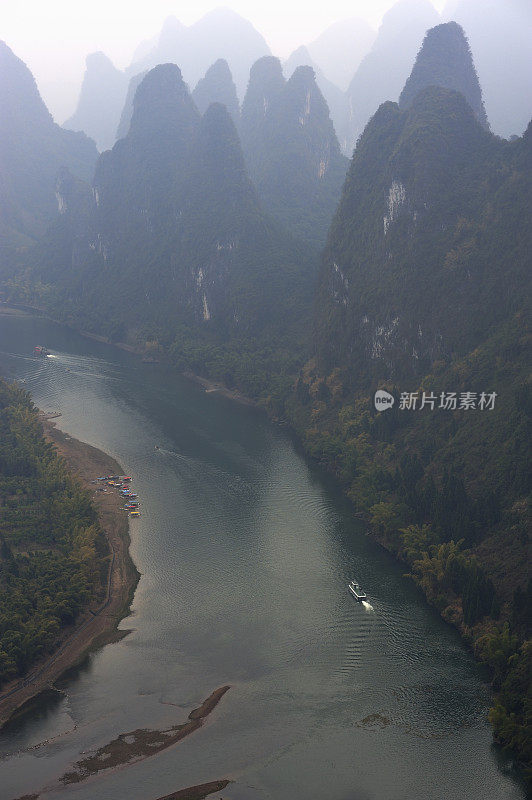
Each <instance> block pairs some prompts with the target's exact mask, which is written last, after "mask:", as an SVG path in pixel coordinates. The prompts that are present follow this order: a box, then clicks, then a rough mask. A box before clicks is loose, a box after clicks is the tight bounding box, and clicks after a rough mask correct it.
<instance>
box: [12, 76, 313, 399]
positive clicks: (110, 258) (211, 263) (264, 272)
mask: <svg viewBox="0 0 532 800" xmlns="http://www.w3.org/2000/svg"><path fill="white" fill-rule="evenodd" d="M57 194H58V198H59V201H60V204H61V209H62V213H61V214H60V215H59V217H58V219H57V220H56V222H55V224H54V225H53V226H51V228H50V230H49V231H48V233H47V235H46V236H45V237H43V239H42V241H41V243H40V245H39V246H38V247H36V248H34V249H33V250H31V251H28V252H27V253H23V254H22V255H21V266H20V267H19V268H18V271H17V273H16V275H15V276H14V278H13V280H12V281H11V283H10V286H9V291H10V292H11V296H12V297H16V298H17V299H19V300H23V301H25V302H32V303H35V304H37V305H46V307H47V308H49V309H51V310H52V311H53V313H54V315H55V316H57V317H59V318H60V319H63V320H65V321H67V322H69V323H72V324H74V325H76V326H77V327H81V328H83V329H85V330H90V331H93V332H94V333H98V334H103V335H106V336H108V337H110V338H111V339H113V340H117V339H118V340H121V341H128V342H130V343H131V344H134V345H137V346H138V345H140V346H142V344H143V343H145V342H147V341H149V342H151V343H152V344H153V343H156V344H157V346H161V347H163V348H164V349H165V350H166V352H172V353H173V354H174V355H173V357H174V358H175V360H176V363H178V364H179V365H180V366H183V367H187V368H189V369H194V370H198V368H199V369H200V371H203V372H204V371H205V369H207V367H206V365H207V364H208V365H209V367H208V368H209V369H210V371H211V372H212V371H213V370H214V372H215V373H216V377H219V378H220V377H223V379H224V380H226V381H231V380H236V379H237V378H239V379H240V380H243V381H247V383H246V388H247V389H248V390H249V391H251V386H255V388H256V387H257V373H258V372H260V375H261V377H260V380H259V383H260V384H261V390H264V389H265V388H266V381H267V378H266V375H269V376H270V378H271V380H272V381H273V382H274V383H275V381H276V378H275V372H276V369H277V368H278V367H279V364H280V362H284V363H285V364H286V365H291V366H290V369H292V367H293V364H294V358H295V359H296V361H297V360H299V363H301V359H302V355H301V354H302V351H303V349H304V343H305V342H306V341H307V340H308V330H309V324H310V318H311V308H312V296H313V291H314V287H315V279H316V274H317V259H316V257H315V253H314V251H313V250H312V249H311V248H310V247H309V246H308V245H307V244H306V243H302V242H298V241H297V240H296V239H294V238H293V237H291V236H290V235H289V234H288V233H287V232H286V231H285V230H284V229H283V228H282V226H281V225H280V224H279V223H277V222H276V221H274V220H272V219H271V218H270V217H268V216H267V215H266V214H265V213H264V211H263V210H262V208H261V205H260V202H259V199H258V197H257V193H256V191H255V189H254V187H253V185H252V184H251V181H250V178H249V176H248V173H247V169H246V165H245V162H244V158H243V155H242V151H241V148H240V142H239V139H238V134H237V131H236V129H235V126H234V123H233V121H232V119H231V117H230V115H229V113H228V111H227V110H226V108H225V107H224V106H222V105H220V104H212V105H210V106H209V108H208V109H207V111H206V112H205V114H204V115H203V117H201V116H200V114H199V112H198V110H197V108H196V106H195V104H194V102H193V100H192V98H191V96H190V94H189V92H188V90H187V88H186V86H185V84H184V83H183V80H182V78H181V75H180V72H179V69H178V67H176V66H175V65H173V64H166V65H161V66H159V67H156V68H155V69H153V70H151V71H150V72H149V73H148V74H147V75H146V76H145V78H144V79H143V81H142V82H141V84H140V85H139V87H138V89H137V92H136V95H135V103H134V111H133V116H132V120H131V125H130V129H129V133H128V135H127V136H126V137H125V138H124V139H121V140H120V141H118V142H117V143H116V145H115V146H114V148H113V149H112V150H111V151H108V152H106V153H103V154H102V155H101V157H100V159H99V161H98V164H97V167H96V173H95V177H94V181H93V185H92V187H90V186H89V185H88V184H84V183H83V182H81V181H78V180H76V179H75V178H74V177H73V176H72V175H71V174H70V173H69V172H67V171H63V172H62V173H61V175H60V178H59V181H58V184H57ZM289 351H291V353H290V352H289ZM245 353H249V354H250V357H251V359H252V361H253V360H255V361H256V360H257V359H256V354H257V353H261V354H262V355H261V356H260V357H259V359H260V363H261V365H262V366H261V367H260V368H257V371H253V374H250V372H249V369H248V368H247V367H245V368H244V367H243V363H244V362H246V357H245V356H244V354H245ZM294 354H295V355H294ZM286 369H288V366H287V367H286ZM282 371H283V375H284V373H285V371H286V370H285V369H284V368H283V370H282ZM285 380H286V376H284V377H283V381H285Z"/></svg>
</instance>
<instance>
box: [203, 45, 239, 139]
mask: <svg viewBox="0 0 532 800" xmlns="http://www.w3.org/2000/svg"><path fill="white" fill-rule="evenodd" d="M192 98H193V100H194V102H195V103H196V105H197V107H198V110H199V112H200V113H201V114H204V113H205V111H206V110H207V109H208V107H209V106H210V105H211V103H222V104H223V105H224V106H225V107H226V108H227V111H228V112H229V114H230V115H231V117H232V119H233V121H234V122H235V124H236V123H238V121H239V116H240V105H239V103H238V97H237V93H236V86H235V84H234V81H233V76H232V74H231V70H230V69H229V64H228V63H227V61H226V60H225V58H219V59H218V60H217V61H215V62H214V64H212V65H211V66H210V67H209V69H208V70H207V72H206V73H205V76H204V77H203V78H201V80H200V81H198V83H197V85H196V88H195V89H194V91H193V92H192Z"/></svg>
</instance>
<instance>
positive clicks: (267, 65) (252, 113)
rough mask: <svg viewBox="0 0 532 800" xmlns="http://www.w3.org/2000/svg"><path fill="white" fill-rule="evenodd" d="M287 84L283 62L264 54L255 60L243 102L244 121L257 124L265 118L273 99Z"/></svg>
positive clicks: (244, 122)
mask: <svg viewBox="0 0 532 800" xmlns="http://www.w3.org/2000/svg"><path fill="white" fill-rule="evenodd" d="M284 86H285V79H284V76H283V69H282V67H281V62H280V61H279V59H278V58H276V57H275V56H263V57H262V58H259V60H258V61H255V63H254V64H253V66H252V67H251V70H250V73H249V83H248V88H247V92H246V95H245V97H244V102H243V104H242V122H243V124H244V125H246V124H256V123H257V121H258V120H259V119H263V118H264V116H265V115H266V113H267V112H268V109H269V108H270V105H271V103H272V101H273V100H274V99H275V98H276V97H277V96H278V95H280V94H281V92H282V91H283V89H284Z"/></svg>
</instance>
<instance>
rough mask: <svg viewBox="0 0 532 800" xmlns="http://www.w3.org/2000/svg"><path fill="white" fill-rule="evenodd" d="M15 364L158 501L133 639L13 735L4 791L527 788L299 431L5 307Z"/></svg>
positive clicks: (124, 793)
mask: <svg viewBox="0 0 532 800" xmlns="http://www.w3.org/2000/svg"><path fill="white" fill-rule="evenodd" d="M36 344H43V345H46V346H47V347H48V348H49V349H50V351H51V356H50V357H47V358H36V357H33V356H32V351H33V347H34V345H36ZM0 372H1V373H3V374H4V375H7V377H9V378H17V379H20V380H24V381H25V386H26V387H27V389H28V390H29V391H31V393H32V395H33V398H34V400H35V402H36V404H37V405H38V406H39V407H40V408H42V409H43V410H46V411H60V412H61V414H62V417H61V419H59V420H58V423H59V427H61V428H62V429H63V430H64V431H66V432H67V433H69V434H70V435H72V436H75V437H77V438H79V439H81V440H83V441H85V442H89V443H90V444H92V445H94V446H96V447H98V448H101V449H102V450H105V451H106V452H108V453H110V454H111V455H112V456H113V457H115V458H116V459H117V460H118V461H119V462H120V463H121V464H122V466H123V467H124V469H125V470H126V472H127V474H130V475H132V476H133V485H134V486H135V487H136V490H137V491H138V493H139V495H140V498H141V501H142V516H141V517H140V518H139V519H136V520H131V536H132V545H131V552H132V556H133V559H134V561H135V563H136V565H137V568H138V569H139V571H140V573H141V579H140V582H139V585H138V588H137V591H136V594H135V597H134V601H133V605H132V613H131V615H130V616H129V617H127V618H125V619H124V620H123V621H122V623H121V625H120V627H121V628H124V629H131V633H130V634H129V635H128V636H126V637H125V638H124V639H122V640H121V641H120V642H117V643H114V644H111V645H107V646H105V647H104V648H102V649H100V650H98V651H97V652H95V653H93V654H92V655H91V656H90V657H89V659H88V660H87V662H86V663H85V664H84V665H83V666H82V667H81V668H79V669H78V670H76V671H75V673H74V674H73V675H71V676H70V677H69V679H68V680H67V681H65V683H64V686H63V688H64V695H63V696H61V697H60V698H56V699H54V700H48V701H46V702H42V703H40V704H39V705H38V707H37V708H36V709H35V710H34V711H32V712H31V713H29V714H28V715H26V716H25V717H24V718H23V719H22V720H20V721H19V722H17V723H16V724H12V725H11V727H10V728H9V729H8V730H6V731H5V732H4V733H3V734H2V735H1V736H0V798H1V800H13V798H16V797H18V796H21V795H24V794H30V793H33V792H41V794H40V797H41V798H46V799H47V800H52V798H53V799H54V800H55V799H56V798H57V800H70V799H72V800H94V798H99V800H124V798H127V800H155V798H159V797H161V796H163V795H166V794H169V793H170V792H173V791H176V790H178V789H180V788H183V787H185V786H190V785H193V784H197V783H203V782H206V781H210V780H217V779H223V778H231V779H232V780H233V783H232V784H230V785H229V786H228V787H227V788H226V789H225V790H224V791H223V792H222V793H221V796H223V797H224V799H225V798H227V800H229V798H230V799H231V800H300V799H301V800H403V798H404V800H406V799H407V798H408V800H417V799H418V798H419V800H428V799H430V800H440V799H441V800H443V799H444V798H445V800H448V798H449V797H451V796H453V797H456V798H468V800H477V798H478V800H485V798H486V797H489V798H490V800H503V799H504V800H514V799H515V800H517V798H523V797H524V791H523V789H522V788H521V786H520V785H519V783H518V782H517V781H516V780H515V778H514V777H513V774H512V771H511V768H510V766H509V765H508V764H507V763H506V762H505V761H504V760H503V759H502V757H501V756H500V754H499V752H498V749H497V748H495V747H494V746H493V745H492V743H491V731H490V727H489V724H488V722H487V719H486V715H487V708H488V704H489V701H490V695H489V690H488V687H487V685H486V683H485V679H486V675H485V674H484V673H483V671H482V669H481V667H480V666H479V665H478V664H476V663H475V662H474V660H473V658H472V657H471V655H470V653H469V652H468V651H467V649H466V648H465V646H464V645H463V643H462V642H461V640H460V638H459V636H458V634H457V633H456V632H455V631H454V630H453V629H451V628H450V627H448V626H447V625H445V624H444V623H443V621H442V620H441V619H440V618H439V617H438V616H437V614H436V613H435V612H434V611H433V610H431V609H430V608H428V607H427V606H426V605H425V603H424V601H423V599H422V597H421V595H420V594H419V592H418V591H417V590H416V588H415V587H414V586H413V585H412V583H411V582H410V581H409V580H408V579H406V578H405V577H403V571H404V568H403V567H402V566H401V565H399V564H397V563H396V562H394V560H393V559H392V558H391V557H390V556H389V555H388V554H387V553H386V552H384V551H383V550H382V549H381V548H379V547H378V546H377V545H376V544H375V543H374V542H373V541H372V540H371V539H369V538H368V537H367V536H366V535H365V530H364V526H363V525H362V524H361V523H360V522H359V521H357V520H356V519H355V518H354V517H353V514H352V512H351V511H350V508H349V506H348V504H347V503H346V502H345V500H344V499H343V498H342V496H341V495H340V494H339V492H338V491H337V490H336V489H335V487H334V485H332V484H331V482H330V481H329V480H328V479H327V477H326V476H324V475H323V474H321V473H320V471H318V470H317V469H315V468H313V467H312V466H311V465H309V464H308V462H307V461H306V460H305V459H304V458H303V457H302V455H301V454H300V453H299V452H298V449H297V446H296V445H295V444H294V442H293V441H292V439H291V437H290V436H289V435H288V434H287V433H286V432H285V431H284V430H282V429H280V428H278V427H275V426H273V425H272V424H270V423H269V422H268V421H267V420H266V419H265V418H264V417H263V416H262V415H261V414H260V413H259V412H258V411H256V410H254V409H251V408H247V407H243V406H239V405H237V404H235V403H232V402H231V401H230V400H227V399H225V398H223V397H220V396H218V395H216V394H215V393H206V392H205V391H204V390H203V389H202V388H201V387H199V386H196V385H195V384H192V383H190V382H188V381H187V380H185V379H184V378H182V377H181V376H180V375H178V374H176V373H175V372H174V371H172V370H170V369H169V368H167V367H165V366H163V365H151V364H142V363H141V361H140V359H138V358H137V357H135V356H133V355H131V354H129V353H125V352H122V351H119V350H117V349H114V348H112V347H110V346H107V345H104V344H100V343H98V342H94V341H91V340H88V339H86V338H83V337H82V336H80V335H78V334H76V333H73V332H72V331H70V330H68V329H66V328H64V327H62V326H60V325H56V324H55V323H52V322H50V321H48V320H44V319H40V318H38V317H32V316H1V315H0ZM156 446H157V447H158V448H159V449H155V448H156ZM352 577H355V578H357V579H358V580H359V581H360V583H361V585H362V587H363V588H364V589H365V590H366V592H367V593H368V597H369V600H370V604H369V605H366V606H364V605H362V604H358V603H356V602H355V601H354V600H353V598H352V597H351V596H350V595H349V594H348V592H347V583H348V581H349V580H350V579H351V578H352ZM223 684H230V685H231V689H230V691H229V692H228V693H227V694H226V695H225V697H224V698H223V699H222V701H221V703H220V705H219V706H218V707H217V709H216V710H215V711H214V712H213V714H212V715H211V717H209V720H208V721H207V723H206V725H205V726H204V727H203V728H202V729H200V730H199V731H197V732H195V733H194V734H193V735H192V736H190V737H188V738H187V739H185V740H183V741H182V742H180V743H178V744H177V745H174V746H173V747H171V748H169V749H167V750H165V751H164V752H161V753H159V754H157V755H155V756H153V757H151V758H148V759H146V760H144V761H142V762H140V763H138V764H135V765H131V766H126V767H122V768H120V769H117V770H115V771H109V772H108V773H100V774H99V775H98V776H95V777H92V778H89V779H88V780H86V781H84V782H82V783H80V784H77V785H72V786H67V787H64V786H62V784H60V783H59V782H58V779H59V778H60V776H61V775H62V774H63V773H64V772H65V771H66V770H68V768H69V766H70V765H71V764H72V763H73V762H74V761H76V760H78V759H79V757H80V753H87V752H90V751H93V750H95V749H97V748H98V747H100V746H102V745H104V744H106V743H107V742H109V741H110V740H112V739H114V738H115V737H116V736H117V735H119V734H121V733H125V732H128V731H133V730H135V729H137V728H146V727H149V728H155V729H163V728H165V727H168V726H170V725H172V724H175V723H176V722H180V721H184V720H185V718H186V716H187V714H188V712H189V711H190V710H191V709H192V708H194V707H196V706H198V705H200V703H201V702H202V701H203V700H204V699H205V698H206V697H208V695H209V694H210V693H211V692H212V690H213V689H215V688H216V687H218V686H221V685H223ZM219 795H220V793H217V794H216V798H218V797H219Z"/></svg>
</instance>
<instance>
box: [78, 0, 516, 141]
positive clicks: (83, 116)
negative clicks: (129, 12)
mask: <svg viewBox="0 0 532 800" xmlns="http://www.w3.org/2000/svg"><path fill="white" fill-rule="evenodd" d="M480 7H481V8H480ZM447 21H456V22H457V23H459V24H460V25H462V27H463V28H464V31H465V35H466V36H467V38H468V40H469V43H470V46H471V50H472V55H473V59H474V61H475V65H476V68H477V71H478V75H479V81H480V85H481V89H482V92H483V95H484V102H485V105H486V112H487V116H488V119H489V121H490V125H491V127H492V130H493V131H494V132H495V133H497V134H498V135H501V136H504V137H509V136H511V135H514V134H515V135H519V134H520V133H522V132H523V130H524V129H525V127H526V124H527V119H526V114H524V112H523V109H524V108H526V107H531V106H532V85H531V84H532V81H531V79H530V76H529V69H528V67H527V58H528V52H529V42H530V38H531V35H532V30H531V23H530V19H529V15H527V13H526V9H524V6H523V4H521V3H520V2H519V0H511V2H504V0H489V2H487V3H485V2H480V0H478V2H477V0H455V1H454V2H453V0H450V2H449V3H448V4H447V6H446V7H445V9H444V11H443V13H442V15H441V16H440V15H439V14H438V13H437V12H436V10H435V9H434V7H433V5H432V3H431V2H430V0H399V2H397V3H396V4H395V5H394V6H393V7H392V8H391V9H390V10H389V11H388V12H387V13H386V14H385V15H384V17H383V20H382V23H381V26H380V28H379V30H378V32H375V31H373V30H372V29H371V27H370V26H369V25H368V24H367V23H366V22H365V21H364V20H361V19H352V20H345V21H341V22H338V23H335V24H334V25H332V26H330V27H329V28H328V29H327V30H325V31H324V32H323V33H322V34H321V35H320V36H319V37H317V38H316V39H315V40H314V41H313V42H309V43H307V44H306V45H302V46H301V47H299V48H297V49H296V50H295V51H294V52H293V53H292V54H291V55H290V57H289V58H288V59H287V60H286V61H285V64H284V69H285V72H286V77H287V78H289V77H290V75H291V73H292V72H293V70H294V69H295V68H296V67H299V66H310V67H312V68H313V69H314V70H315V73H316V78H317V82H318V85H319V87H320V90H321V92H322V94H323V95H324V97H325V99H326V101H327V104H328V106H329V110H330V113H331V117H332V120H333V123H334V126H335V131H336V135H337V137H338V140H339V142H340V146H341V148H342V151H343V152H344V153H345V154H347V155H350V154H351V152H352V150H353V147H354V144H355V142H356V139H357V138H358V136H360V134H361V133H362V131H363V129H364V127H365V125H366V123H367V122H368V120H369V118H370V117H371V116H372V114H374V113H375V111H376V110H377V108H378V106H379V105H380V103H382V102H384V101H385V100H393V101H396V100H398V98H399V94H400V92H401V90H402V88H403V86H404V83H405V81H406V79H407V77H408V75H409V74H410V71H411V69H412V65H413V63H414V60H415V58H416V55H417V53H418V51H419V49H420V47H421V44H422V41H423V38H424V36H425V33H426V31H427V30H428V29H429V28H432V27H434V26H435V25H437V24H438V23H439V22H447ZM509 42H511V47H507V43H509ZM502 47H505V52H507V54H508V55H507V56H505V58H504V59H500V58H499V57H498V53H500V51H501V48H502ZM265 55H271V53H270V49H269V47H268V45H267V43H266V41H265V40H264V38H263V37H262V36H261V34H260V33H259V32H258V31H257V30H256V29H255V28H254V27H253V26H252V25H251V23H249V22H248V21H247V20H245V19H243V18H242V17H241V16H239V15H238V14H236V13H235V12H233V11H230V10H228V9H217V10H215V11H212V12H210V13H209V14H207V15H205V16H204V17H203V18H202V19H200V20H199V21H198V22H197V23H195V24H194V25H191V26H189V27H186V26H184V25H182V24H181V23H180V22H179V20H177V19H176V18H175V17H169V18H168V19H167V20H166V21H165V23H164V25H163V27H162V30H161V33H160V35H159V37H158V38H157V39H156V40H155V41H151V42H143V43H142V44H141V45H140V46H139V47H138V48H137V50H136V52H135V54H134V56H133V59H132V63H131V65H130V66H129V67H128V68H127V69H126V70H124V71H121V70H118V69H117V68H116V67H114V65H113V64H112V62H111V61H110V60H109V59H108V58H107V57H106V56H105V54H103V53H93V54H91V55H89V56H88V57H87V64H86V72H85V77H84V79H83V84H82V87H81V92H80V96H79V100H78V105H77V108H76V110H75V112H74V114H73V115H72V116H71V117H70V118H69V119H68V120H67V121H66V122H65V123H64V127H65V128H68V129H71V130H76V131H79V130H82V131H84V132H85V133H86V134H87V135H88V136H90V137H91V138H93V139H94V140H95V141H96V143H97V145H98V147H99V149H100V150H104V149H109V148H110V147H112V145H113V144H114V142H115V141H116V138H120V136H123V135H124V132H125V129H124V125H123V124H122V125H121V124H120V121H121V119H122V118H123V117H124V114H125V118H126V119H127V113H128V111H127V109H128V108H129V113H130V108H131V100H132V92H131V91H129V92H128V86H129V85H130V82H131V81H132V82H133V84H132V85H133V86H136V85H138V80H139V78H138V76H139V75H144V74H145V72H146V71H147V70H148V69H150V68H152V67H154V66H155V65H156V64H160V63H166V62H169V63H175V64H177V65H178V66H179V68H180V69H181V72H182V75H183V78H184V80H185V82H186V83H187V84H188V85H189V87H190V88H191V89H192V88H194V87H195V86H196V85H197V84H198V83H199V81H200V80H203V78H204V76H205V74H206V73H207V71H208V70H209V69H210V67H212V66H213V65H214V63H215V62H216V61H219V60H220V59H222V60H224V61H225V62H227V65H228V67H229V70H230V72H231V76H232V80H233V82H234V84H235V87H236V91H237V96H238V98H239V101H240V102H242V101H243V98H244V95H245V92H246V88H247V83H248V79H249V71H250V69H251V66H252V64H253V63H255V62H256V61H257V60H258V59H259V58H261V57H262V56H265ZM510 84H511V85H512V86H514V87H515V88H514V90H512V91H511V92H508V91H507V90H506V87H507V86H508V85H510ZM128 95H129V96H128ZM231 113H232V115H233V117H234V109H233V111H231Z"/></svg>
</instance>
